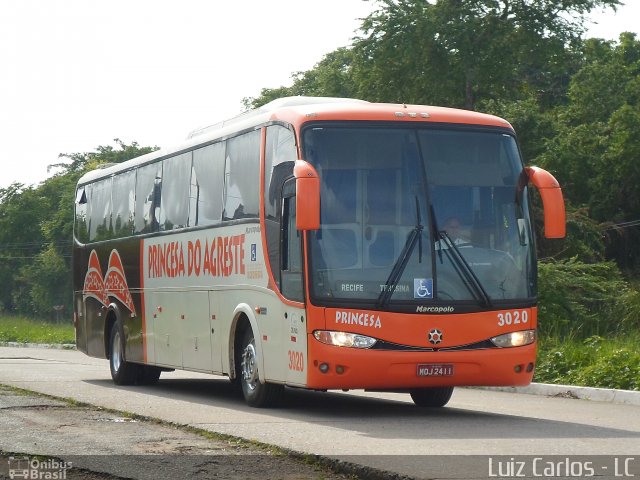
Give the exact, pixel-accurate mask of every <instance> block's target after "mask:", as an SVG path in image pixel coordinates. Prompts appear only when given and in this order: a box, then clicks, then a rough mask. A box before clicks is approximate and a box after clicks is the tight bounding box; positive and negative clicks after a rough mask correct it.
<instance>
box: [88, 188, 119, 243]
mask: <svg viewBox="0 0 640 480" xmlns="http://www.w3.org/2000/svg"><path fill="white" fill-rule="evenodd" d="M87 200H88V209H87V210H88V212H87V215H88V217H89V240H90V241H100V240H108V239H109V238H111V236H112V232H113V229H112V225H111V179H110V178H108V179H106V180H101V181H99V182H96V183H93V184H91V185H90V186H89V195H88V197H87Z"/></svg>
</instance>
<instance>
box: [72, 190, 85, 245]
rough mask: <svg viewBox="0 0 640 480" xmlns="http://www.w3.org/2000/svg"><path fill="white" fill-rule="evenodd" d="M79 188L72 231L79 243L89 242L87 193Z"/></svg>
mask: <svg viewBox="0 0 640 480" xmlns="http://www.w3.org/2000/svg"><path fill="white" fill-rule="evenodd" d="M86 190H87V189H86V187H80V188H79V189H78V191H77V192H76V221H75V225H74V231H75V235H76V239H77V240H78V241H79V242H82V243H86V242H88V241H89V222H88V221H87V191H86Z"/></svg>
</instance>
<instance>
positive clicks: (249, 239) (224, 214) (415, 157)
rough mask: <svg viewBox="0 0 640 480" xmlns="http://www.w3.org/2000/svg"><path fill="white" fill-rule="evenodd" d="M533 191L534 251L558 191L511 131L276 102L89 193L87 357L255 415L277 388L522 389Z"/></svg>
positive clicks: (342, 106)
mask: <svg viewBox="0 0 640 480" xmlns="http://www.w3.org/2000/svg"><path fill="white" fill-rule="evenodd" d="M530 185H534V186H535V187H537V188H538V190H539V192H540V194H541V198H542V201H543V207H544V221H545V236H547V237H562V236H564V231H565V212H564V203H563V198H562V193H561V189H560V187H559V185H558V183H557V182H556V181H555V179H554V178H553V176H552V175H551V174H549V173H548V172H546V171H544V170H542V169H540V168H536V167H524V166H523V163H522V160H521V157H520V153H519V150H518V146H517V143H516V138H515V134H514V131H513V129H512V127H511V126H510V125H509V123H508V122H506V121H505V120H502V119H500V118H497V117H494V116H490V115H484V114H480V113H475V112H470V111H463V110H455V109H448V108H437V107H428V106H420V105H392V104H376V103H369V102H365V101H360V100H351V99H338V98H309V97H291V98H284V99H280V100H276V101H273V102H271V103H269V104H267V105H265V106H263V107H261V108H258V109H256V110H253V111H250V112H248V113H245V114H242V115H240V116H238V117H236V118H234V119H231V120H229V121H225V122H222V123H220V124H217V125H214V126H212V127H208V128H205V129H202V130H200V131H197V132H194V133H193V134H192V135H190V137H189V139H188V140H187V141H186V142H185V143H184V144H182V145H180V146H179V147H178V148H174V149H166V150H158V151H155V152H153V153H150V154H147V155H144V156H141V157H139V158H137V159H133V160H129V161H127V162H124V163H121V164H118V165H113V166H108V167H105V168H102V169H98V170H95V171H92V172H89V173H87V174H86V175H84V176H83V177H82V178H81V179H80V181H79V182H78V186H77V194H76V203H75V227H74V238H75V242H74V246H75V247H74V254H73V261H74V273H73V277H74V310H75V312H74V322H75V326H76V341H77V346H78V349H79V350H81V351H83V352H85V353H86V354H88V355H91V356H95V357H102V358H108V359H110V367H111V375H112V377H113V380H114V381H115V382H116V383H117V384H120V385H122V384H134V383H139V384H145V383H155V382H156V381H157V380H158V378H159V376H160V373H161V372H162V371H163V370H171V369H184V370H190V371H197V372H207V373H211V374H222V375H227V376H229V378H231V379H232V380H233V381H234V382H237V383H238V384H239V385H240V386H241V387H242V391H243V393H244V397H245V399H246V401H247V403H248V404H249V405H252V406H256V407H260V406H266V405H270V404H273V403H275V402H277V400H278V399H279V397H280V396H281V394H282V392H283V390H284V387H285V386H291V387H302V388H308V389H316V390H328V389H367V390H382V391H400V392H408V393H410V394H411V397H412V398H413V400H414V402H415V403H416V404H417V405H419V406H430V407H438V406H443V405H445V404H446V403H447V402H448V400H449V398H450V397H451V393H452V390H453V387H454V386H457V385H526V384H528V383H530V381H531V378H532V376H533V370H534V367H535V361H536V327H537V321H538V318H537V308H536V256H535V242H534V236H533V228H532V219H531V210H530V200H529V192H528V190H529V186H530Z"/></svg>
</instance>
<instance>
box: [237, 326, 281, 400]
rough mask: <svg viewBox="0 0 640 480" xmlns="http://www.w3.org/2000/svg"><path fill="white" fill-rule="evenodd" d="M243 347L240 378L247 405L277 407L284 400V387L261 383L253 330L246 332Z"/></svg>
mask: <svg viewBox="0 0 640 480" xmlns="http://www.w3.org/2000/svg"><path fill="white" fill-rule="evenodd" d="M241 345H242V346H241V348H240V359H239V360H240V362H239V372H238V378H239V379H240V385H241V386H242V394H243V395H244V399H245V401H246V402H247V405H249V406H250V407H257V408H264V407H272V406H275V405H277V404H278V403H279V402H280V400H281V398H282V394H283V392H284V385H277V384H274V383H262V382H261V381H260V378H259V375H258V354H257V351H256V341H255V338H254V335H253V331H252V330H251V328H247V330H246V331H245V333H244V337H243V339H242V344H241Z"/></svg>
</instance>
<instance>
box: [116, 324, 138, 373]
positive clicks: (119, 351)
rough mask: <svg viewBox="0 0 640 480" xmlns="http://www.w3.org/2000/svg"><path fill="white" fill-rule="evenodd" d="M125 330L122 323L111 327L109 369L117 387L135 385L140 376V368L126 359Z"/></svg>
mask: <svg viewBox="0 0 640 480" xmlns="http://www.w3.org/2000/svg"><path fill="white" fill-rule="evenodd" d="M124 352H125V341H124V329H123V328H122V324H121V323H120V322H115V323H114V324H113V327H111V335H110V340H109V368H110V369H111V378H112V379H113V382H114V383H115V384H116V385H133V384H134V383H136V381H137V379H138V375H139V368H140V367H139V366H138V365H137V364H135V363H130V362H127V360H126V359H125V354H124Z"/></svg>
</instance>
